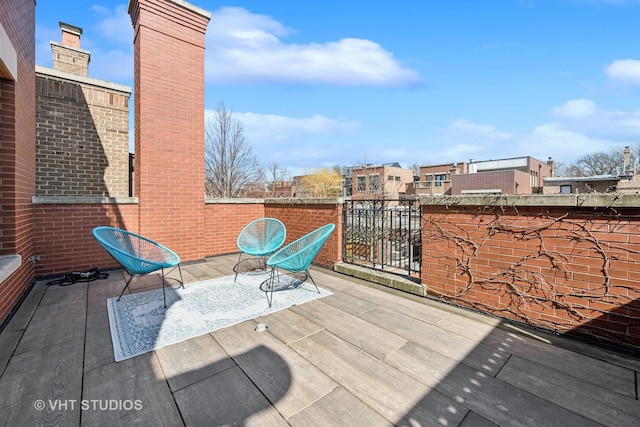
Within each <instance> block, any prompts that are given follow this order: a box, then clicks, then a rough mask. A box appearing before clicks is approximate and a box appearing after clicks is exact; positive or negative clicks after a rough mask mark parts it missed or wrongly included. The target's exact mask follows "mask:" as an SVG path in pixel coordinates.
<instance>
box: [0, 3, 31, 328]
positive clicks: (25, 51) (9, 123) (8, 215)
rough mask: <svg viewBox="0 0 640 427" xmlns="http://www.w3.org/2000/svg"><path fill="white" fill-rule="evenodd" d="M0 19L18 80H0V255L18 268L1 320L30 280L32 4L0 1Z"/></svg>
mask: <svg viewBox="0 0 640 427" xmlns="http://www.w3.org/2000/svg"><path fill="white" fill-rule="evenodd" d="M0 23H1V24H2V27H3V28H4V30H5V31H6V33H7V36H8V37H9V40H10V42H11V44H12V46H13V49H14V50H15V51H16V53H17V62H18V63H17V74H18V76H19V79H18V80H17V81H11V80H8V79H0V106H1V107H0V203H1V205H0V255H5V254H16V253H17V254H19V255H21V256H22V266H21V267H20V268H18V270H17V271H15V272H14V273H13V274H12V275H11V276H9V278H8V279H6V280H5V281H4V282H2V283H0V321H1V320H3V319H4V318H5V317H6V316H7V315H8V314H9V311H10V310H11V308H12V307H13V305H14V304H15V303H16V301H17V300H18V298H19V297H20V295H21V294H22V293H23V292H24V290H25V289H26V288H27V286H28V285H29V283H30V281H31V279H32V278H33V265H31V263H29V262H28V258H29V257H30V256H31V255H33V241H32V235H31V227H32V224H33V221H32V210H31V197H32V196H33V195H34V193H35V4H34V2H33V1H30V0H3V1H1V2H0Z"/></svg>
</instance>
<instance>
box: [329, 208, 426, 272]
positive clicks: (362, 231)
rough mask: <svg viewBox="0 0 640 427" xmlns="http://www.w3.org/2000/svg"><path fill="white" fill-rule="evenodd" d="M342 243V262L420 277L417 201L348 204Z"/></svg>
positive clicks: (419, 233)
mask: <svg viewBox="0 0 640 427" xmlns="http://www.w3.org/2000/svg"><path fill="white" fill-rule="evenodd" d="M342 241H343V248H342V259H343V261H344V262H347V263H351V264H357V265H362V266H366V267H369V268H376V269H380V270H385V271H388V272H392V273H397V274H403V275H409V276H412V277H419V276H420V268H421V266H420V264H421V258H422V256H421V255H422V235H421V209H420V204H419V203H418V201H417V200H347V201H346V202H345V203H344V206H343V239H342Z"/></svg>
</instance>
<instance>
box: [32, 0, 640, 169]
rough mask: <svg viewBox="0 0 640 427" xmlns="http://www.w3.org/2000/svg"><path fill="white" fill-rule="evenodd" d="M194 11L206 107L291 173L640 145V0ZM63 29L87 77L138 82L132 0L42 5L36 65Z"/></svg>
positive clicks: (287, 1)
mask: <svg viewBox="0 0 640 427" xmlns="http://www.w3.org/2000/svg"><path fill="white" fill-rule="evenodd" d="M191 3H192V4H193V5H195V6H198V7H200V8H203V9H206V10H208V11H210V12H211V14H212V19H211V22H210V23H209V26H208V29H207V33H206V36H205V40H206V46H207V47H206V53H205V57H206V58H205V62H206V63H205V75H206V86H205V97H206V101H205V106H206V108H207V109H208V110H210V111H213V110H215V109H216V107H217V105H218V103H219V102H220V101H223V102H224V103H225V104H226V106H227V108H228V109H230V110H232V111H233V114H234V116H235V117H236V118H237V119H239V120H240V121H241V122H242V123H243V125H244V129H245V135H246V136H247V139H248V141H249V142H250V143H251V145H252V147H253V149H254V152H255V153H256V155H257V156H258V158H259V160H260V161H261V162H262V163H263V164H264V165H265V166H266V165H270V164H272V163H273V162H276V163H277V164H278V165H279V166H280V167H281V168H286V169H287V171H289V173H291V174H293V175H295V174H299V173H303V172H304V171H305V170H308V169H312V168H317V167H325V166H332V165H335V164H338V165H355V164H362V163H363V162H365V161H366V162H368V163H383V162H398V163H400V164H402V165H403V166H407V167H409V166H411V165H412V164H416V163H417V164H439V163H448V162H462V161H468V160H469V159H471V158H473V159H476V160H487V159H498V158H507V157H516V156H533V157H536V158H538V159H540V160H547V158H548V157H552V158H553V159H554V160H556V161H559V162H562V163H571V162H573V161H575V160H576V159H577V158H579V157H580V156H582V155H584V154H589V153H594V152H597V151H609V150H610V149H612V148H621V147H624V146H625V145H632V146H635V145H637V144H640V25H639V24H638V22H640V0H486V1H476V0H466V1H462V0H449V1H424V0H404V1H381V0H369V1H366V2H365V1H345V0H322V1H314V0H311V1H291V0H270V1H265V0H253V1H237V2H233V3H227V2H217V1H216V2H212V1H204V0H193V1H191ZM59 21H63V22H66V23H69V24H72V25H76V26H79V27H81V28H83V35H82V39H81V47H82V48H83V49H86V50H89V51H90V52H91V63H90V65H89V75H90V76H91V77H95V78H99V79H104V80H109V81H113V82H117V83H121V84H124V85H128V86H131V87H133V49H132V38H133V30H132V26H131V21H130V18H129V15H128V14H127V3H126V1H111V0H95V1H92V0H81V1H80V0H57V1H56V0H50V1H39V2H38V4H37V7H36V63H37V64H39V65H43V66H48V67H50V66H51V49H50V45H49V42H50V41H55V42H59V41H60V28H59V26H58V22H59ZM130 108H131V109H133V100H131V103H130Z"/></svg>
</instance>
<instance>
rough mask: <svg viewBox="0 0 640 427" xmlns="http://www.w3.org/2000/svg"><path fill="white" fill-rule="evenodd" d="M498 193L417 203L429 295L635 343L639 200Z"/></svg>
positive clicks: (639, 330)
mask: <svg viewBox="0 0 640 427" xmlns="http://www.w3.org/2000/svg"><path fill="white" fill-rule="evenodd" d="M533 197H535V196H533ZM555 197H556V198H557V197H559V196H555ZM496 200H498V202H497V203H493V204H492V203H491V202H486V203H479V204H478V206H461V205H460V203H464V202H460V203H457V202H452V203H451V202H450V204H449V205H448V206H442V205H441V203H440V204H439V205H430V204H426V205H423V206H422V210H423V236H422V283H423V284H425V285H426V286H427V290H428V293H429V295H431V296H435V297H437V298H441V299H444V300H448V301H451V302H454V303H456V304H460V305H464V306H469V307H472V308H475V309H478V310H480V311H483V312H489V313H492V314H495V315H498V316H501V317H504V318H508V319H513V320H517V321H521V322H526V323H528V324H532V325H535V326H540V327H544V328H546V329H551V330H554V331H558V332H561V333H570V334H576V335H580V336H585V337H589V338H591V339H599V340H603V341H607V342H616V343H620V344H624V345H630V346H636V347H640V303H639V301H640V300H639V298H640V286H639V285H638V280H639V279H640V272H639V271H638V268H637V265H638V262H639V261H640V255H639V254H640V237H639V236H640V217H638V216H637V208H635V207H631V208H628V207H624V206H622V207H621V206H616V207H615V208H608V207H606V206H607V204H608V203H614V202H615V201H613V199H612V200H604V201H603V202H602V204H603V205H604V206H603V207H594V206H593V205H591V206H592V207H589V208H580V207H579V205H580V203H576V206H565V207H550V205H551V204H552V203H548V204H547V205H546V206H526V205H524V206H523V205H522V204H517V203H518V202H517V200H516V199H515V198H514V199H513V200H510V201H507V202H500V201H499V200H500V199H496ZM503 200H506V199H503ZM555 200H557V201H559V200H560V199H555ZM549 202H551V201H549ZM556 203H557V202H556ZM581 203H585V202H584V200H583V201H582V202H581ZM514 204H517V206H516V207H513V205H514ZM587 204H588V202H587Z"/></svg>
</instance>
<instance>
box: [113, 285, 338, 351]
mask: <svg viewBox="0 0 640 427" xmlns="http://www.w3.org/2000/svg"><path fill="white" fill-rule="evenodd" d="M233 277H234V276H228V277H223V278H220V279H212V280H206V281H202V282H195V283H187V284H186V285H185V288H182V287H180V288H167V308H166V309H165V308H164V303H163V300H162V289H154V290H152V291H147V292H139V293H134V294H129V295H123V296H122V298H121V299H120V301H117V298H109V299H108V300H107V309H108V311H109V326H110V327H111V339H112V341H113V351H114V354H115V358H116V362H119V361H121V360H125V359H128V358H130V357H133V356H137V355H139V354H143V353H147V352H149V351H153V350H154V349H157V348H160V347H164V346H166V345H169V344H175V343H177V342H180V341H184V340H187V339H189V338H193V337H196V336H198V335H203V334H206V333H207V332H211V331H215V330H216V329H220V328H224V327H227V326H231V325H234V324H236V323H240V322H243V321H245V320H249V319H253V318H256V317H258V316H264V315H266V314H269V313H273V312H275V311H279V310H283V309H285V308H288V307H291V306H292V305H299V304H303V303H305V302H308V301H311V300H314V299H316V298H321V297H324V296H327V295H330V294H331V292H329V291H327V290H324V289H320V293H318V292H317V291H316V289H315V287H314V286H313V284H312V283H305V284H303V285H300V282H299V281H298V280H296V279H294V278H292V277H290V276H280V283H277V285H276V287H275V291H274V293H273V304H272V306H271V308H269V304H268V303H267V298H266V296H265V293H264V291H262V290H260V284H261V283H262V282H263V281H264V280H265V278H266V276H265V275H254V276H252V275H241V276H238V279H237V282H235V283H234V281H233Z"/></svg>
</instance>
